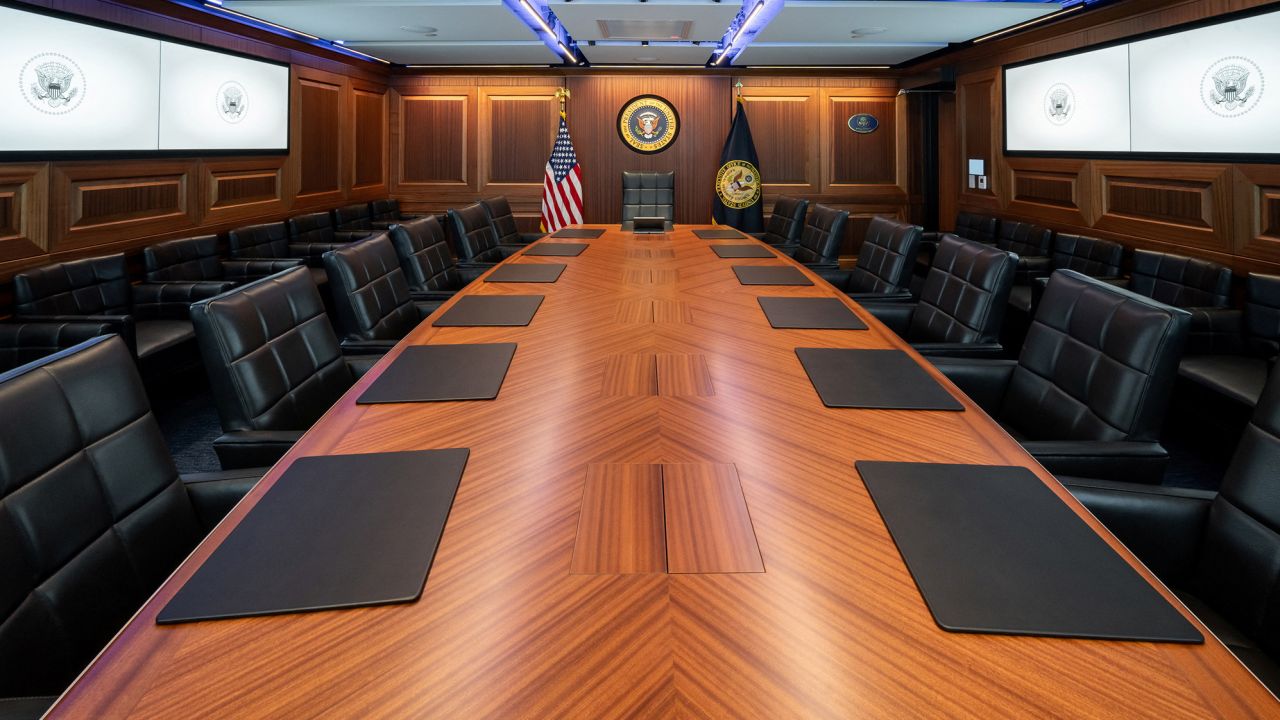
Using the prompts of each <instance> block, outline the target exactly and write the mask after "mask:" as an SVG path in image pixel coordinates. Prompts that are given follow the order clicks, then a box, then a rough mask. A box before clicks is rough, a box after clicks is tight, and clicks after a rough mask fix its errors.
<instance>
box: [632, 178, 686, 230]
mask: <svg viewBox="0 0 1280 720" xmlns="http://www.w3.org/2000/svg"><path fill="white" fill-rule="evenodd" d="M638 217H660V218H665V219H666V221H667V229H668V230H670V229H671V228H672V227H674V226H675V221H676V174H675V173H674V172H624V173H622V229H623V230H631V229H632V227H633V223H632V220H633V219H634V218H638Z"/></svg>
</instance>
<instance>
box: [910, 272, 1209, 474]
mask: <svg viewBox="0 0 1280 720" xmlns="http://www.w3.org/2000/svg"><path fill="white" fill-rule="evenodd" d="M1189 320H1190V315H1189V314H1188V313H1187V311H1185V310H1182V309H1179V308H1175V307H1171V306H1169V305H1165V304H1163V303H1160V302H1156V301H1154V300H1152V299H1150V298H1147V297H1144V296H1142V295H1138V294H1136V293H1132V292H1129V291H1127V290H1123V289H1121V288H1118V287H1116V286H1114V285H1109V284H1107V283H1105V282H1102V281H1100V280H1097V279H1095V278H1090V277H1086V276H1084V275H1081V274H1080V273H1078V272H1075V271H1073V270H1058V271H1057V272H1055V273H1054V274H1053V275H1051V276H1050V277H1049V284H1048V286H1047V287H1046V288H1045V292H1044V299H1043V300H1042V301H1041V302H1040V307H1038V308H1037V309H1036V315H1035V319H1034V320H1033V321H1032V323H1031V328H1030V330H1028V332H1027V340H1026V343H1025V344H1024V345H1023V347H1022V354H1021V355H1020V356H1019V357H1018V359H1017V360H985V359H983V360H975V359H960V358H947V359H938V360H936V361H935V365H937V367H938V369H939V370H941V371H942V372H943V373H945V374H946V375H947V377H949V378H951V380H952V381H953V382H955V383H956V385H958V386H959V387H960V389H961V390H963V391H964V392H966V393H967V394H968V395H969V396H970V397H971V398H973V400H974V402H976V403H978V405H980V406H981V407H982V409H983V410H985V411H986V412H987V413H989V414H990V415H991V416H992V417H994V418H995V419H996V420H997V421H999V422H1000V424H1001V425H1003V426H1004V428H1005V429H1006V430H1007V431H1008V432H1009V434H1011V435H1013V436H1014V437H1015V438H1016V439H1018V440H1019V441H1021V442H1022V445H1023V447H1025V448H1026V449H1027V451H1028V452H1030V453H1031V454H1032V455H1034V456H1035V457H1036V459H1037V460H1039V461H1040V463H1041V464H1042V465H1044V466H1045V467H1046V468H1048V469H1049V470H1050V471H1052V472H1055V473H1061V474H1064V475H1077V476H1084V477H1103V478H1124V479H1126V480H1130V481H1136V482H1159V480H1160V477H1161V475H1162V473H1163V472H1164V467H1165V465H1166V463H1167V461H1168V453H1167V452H1166V451H1165V449H1164V448H1163V447H1161V445H1160V443H1159V442H1158V439H1159V436H1160V425H1161V423H1162V422H1163V419H1164V413H1165V408H1166V407H1167V406H1168V402H1169V395H1170V393H1171V391H1172V389H1173V382H1174V378H1175V377H1176V375H1177V371H1178V359H1179V358H1180V357H1181V356H1182V349H1183V345H1184V344H1185V342H1186V337H1187V327H1188V323H1189Z"/></svg>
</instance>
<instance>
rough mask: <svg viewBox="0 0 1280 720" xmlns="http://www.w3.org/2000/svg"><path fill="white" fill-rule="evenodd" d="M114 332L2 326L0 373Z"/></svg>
mask: <svg viewBox="0 0 1280 720" xmlns="http://www.w3.org/2000/svg"><path fill="white" fill-rule="evenodd" d="M114 332H115V323H113V322H111V321H110V320H102V321H93V320H86V321H81V322H76V321H66V322H6V323H0V372H3V371H5V370H12V369H13V368H16V367H18V366H19V365H26V364H27V363H29V362H35V361H36V360H39V359H40V358H43V357H47V356H49V355H52V354H54V353H56V352H58V351H59V350H66V349H67V348H69V347H74V346H76V345H79V344H80V343H82V342H84V341H86V340H89V339H92V338H95V337H98V336H99V335H111V334H113V333H114ZM121 342H123V340H122V341H121ZM0 717H4V715H3V714H0Z"/></svg>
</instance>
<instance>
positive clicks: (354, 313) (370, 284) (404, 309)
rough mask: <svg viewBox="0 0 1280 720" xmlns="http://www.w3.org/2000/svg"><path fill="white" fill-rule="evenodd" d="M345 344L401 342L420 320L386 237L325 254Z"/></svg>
mask: <svg viewBox="0 0 1280 720" xmlns="http://www.w3.org/2000/svg"><path fill="white" fill-rule="evenodd" d="M324 270H325V272H326V273H327V274H328V275H329V287H330V288H332V290H331V292H332V293H333V305H334V310H335V312H336V314H337V316H338V317H337V320H338V332H339V333H341V334H342V339H343V340H399V339H400V338H402V337H404V336H405V335H407V334H409V331H410V330H412V329H414V328H415V327H417V325H418V321H419V320H421V317H420V316H419V315H418V308H417V307H416V306H414V304H413V298H411V297H410V296H409V282H408V281H407V280H405V277H404V271H403V270H401V269H400V258H399V257H397V256H396V250H395V248H394V247H392V246H391V239H390V238H389V237H387V234H386V233H379V234H377V235H374V236H373V237H371V238H368V239H366V240H361V241H359V242H354V243H350V244H349V245H345V246H343V247H340V248H337V249H334V250H330V251H329V252H327V253H325V254H324Z"/></svg>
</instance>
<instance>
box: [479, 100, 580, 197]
mask: <svg viewBox="0 0 1280 720" xmlns="http://www.w3.org/2000/svg"><path fill="white" fill-rule="evenodd" d="M480 102H481V105H480V107H481V115H482V117H483V120H482V127H483V128H484V132H483V133H482V134H481V143H480V149H481V151H482V152H483V153H484V161H483V162H482V163H481V166H482V167H484V169H485V172H484V178H483V179H484V181H485V183H486V184H517V185H533V186H534V187H536V188H539V189H541V187H542V178H543V176H544V175H545V172H546V166H547V154H548V152H549V151H550V149H551V145H552V144H553V143H554V142H555V137H556V131H557V130H558V129H559V122H558V121H559V119H560V114H559V106H558V103H556V102H555V96H554V95H552V94H550V93H549V92H548V91H547V89H538V90H535V91H533V92H527V93H516V92H510V93H508V92H501V93H495V92H486V91H481V93H480Z"/></svg>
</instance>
